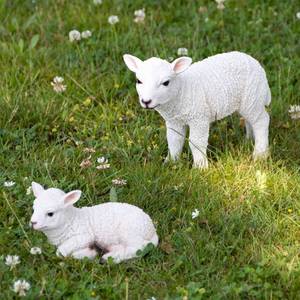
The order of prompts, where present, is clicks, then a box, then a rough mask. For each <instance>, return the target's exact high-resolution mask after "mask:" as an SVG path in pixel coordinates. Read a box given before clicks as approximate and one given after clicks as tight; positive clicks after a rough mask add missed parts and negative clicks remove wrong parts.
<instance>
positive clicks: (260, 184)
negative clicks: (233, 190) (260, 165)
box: [255, 170, 267, 191]
mask: <svg viewBox="0 0 300 300" xmlns="http://www.w3.org/2000/svg"><path fill="white" fill-rule="evenodd" d="M255 177H256V183H257V188H258V189H259V190H260V191H263V190H265V189H266V187H267V174H266V173H264V172H262V171H260V170H257V171H256V172H255Z"/></svg>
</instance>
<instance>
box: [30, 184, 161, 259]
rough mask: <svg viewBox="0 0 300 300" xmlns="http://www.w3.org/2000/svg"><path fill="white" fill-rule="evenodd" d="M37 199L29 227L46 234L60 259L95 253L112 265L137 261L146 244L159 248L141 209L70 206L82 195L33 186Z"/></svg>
mask: <svg viewBox="0 0 300 300" xmlns="http://www.w3.org/2000/svg"><path fill="white" fill-rule="evenodd" d="M32 191H33V194H34V196H35V197H36V199H35V200H34V204H33V209H34V212H33V215H32V217H31V224H32V227H33V228H34V229H36V230H40V231H42V232H43V233H45V234H46V236H47V237H48V239H49V241H50V243H51V244H53V245H55V246H57V247H58V252H59V253H60V254H61V255H63V256H69V255H71V256H73V257H74V258H78V259H81V258H84V257H88V258H94V257H95V256H96V255H97V250H99V249H103V250H104V251H106V253H105V254H104V255H103V256H102V259H103V260H107V259H108V258H109V257H112V258H113V259H114V262H116V263H119V262H121V261H123V260H126V259H130V258H134V257H136V252H137V251H138V250H143V248H145V247H146V246H147V244H149V243H152V244H153V245H154V246H157V244H158V236H157V234H156V231H155V228H154V225H153V223H152V221H151V219H150V217H149V216H148V215H147V214H146V213H144V212H143V211H142V210H141V209H140V208H138V207H136V206H133V205H130V204H126V203H117V202H110V203H104V204H99V205H96V206H91V207H83V208H76V207H74V206H73V204H74V203H75V202H77V201H78V200H79V198H80V195H81V191H78V190H76V191H72V192H69V193H67V194H66V193H64V192H63V191H62V190H60V189H56V188H49V189H44V188H43V187H42V186H41V185H40V184H38V183H35V182H32Z"/></svg>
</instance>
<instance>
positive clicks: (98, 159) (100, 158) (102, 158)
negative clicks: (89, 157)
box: [97, 156, 108, 164]
mask: <svg viewBox="0 0 300 300" xmlns="http://www.w3.org/2000/svg"><path fill="white" fill-rule="evenodd" d="M97 163H98V164H106V163H108V159H107V158H105V157H104V156H101V157H98V158H97Z"/></svg>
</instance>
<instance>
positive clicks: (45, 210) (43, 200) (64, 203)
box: [30, 182, 81, 231]
mask: <svg viewBox="0 0 300 300" xmlns="http://www.w3.org/2000/svg"><path fill="white" fill-rule="evenodd" d="M32 190H33V193H34V195H35V197H36V199H35V200H34V203H33V214H32V216H31V220H30V221H31V224H32V227H33V229H35V230H40V231H48V230H53V229H58V228H60V227H63V225H64V224H66V221H67V220H66V218H68V215H67V214H66V210H67V209H68V208H69V207H70V205H72V204H73V203H75V202H76V201H77V200H78V199H79V198H80V194H81V192H80V191H73V192H70V193H68V194H65V193H64V192H63V191H62V190H60V189H55V188H50V189H47V190H45V189H44V188H43V187H42V186H41V185H39V184H38V183H35V182H33V183H32Z"/></svg>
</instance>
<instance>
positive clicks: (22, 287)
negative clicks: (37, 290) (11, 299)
mask: <svg viewBox="0 0 300 300" xmlns="http://www.w3.org/2000/svg"><path fill="white" fill-rule="evenodd" d="M29 289H30V284H29V282H27V281H26V280H21V279H19V280H17V281H15V282H14V286H13V291H14V292H15V293H17V294H18V295H19V296H21V297H22V296H26V292H27V291H29Z"/></svg>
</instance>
